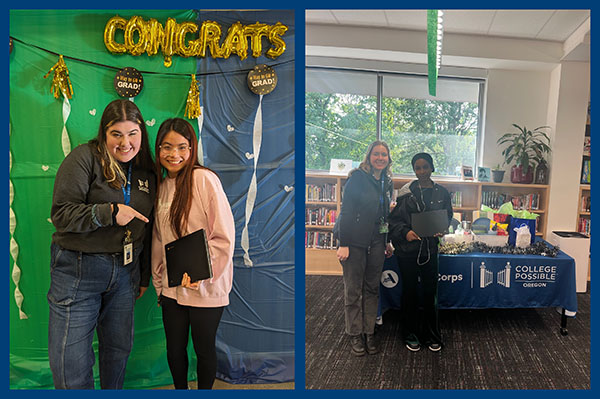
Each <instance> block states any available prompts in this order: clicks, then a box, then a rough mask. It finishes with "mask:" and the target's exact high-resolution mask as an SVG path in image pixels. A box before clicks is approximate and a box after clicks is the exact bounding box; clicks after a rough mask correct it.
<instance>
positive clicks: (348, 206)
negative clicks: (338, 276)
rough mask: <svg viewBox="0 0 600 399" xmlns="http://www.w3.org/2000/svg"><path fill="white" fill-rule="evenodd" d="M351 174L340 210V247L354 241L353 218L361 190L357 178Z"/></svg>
mask: <svg viewBox="0 0 600 399" xmlns="http://www.w3.org/2000/svg"><path fill="white" fill-rule="evenodd" d="M352 177H353V176H350V178H348V181H347V182H346V184H345V185H344V198H343V199H342V207H341V210H340V216H339V218H340V227H339V236H340V247H347V246H349V245H350V243H351V242H352V228H351V226H352V225H351V223H350V221H351V218H353V217H354V215H355V214H356V207H357V204H356V202H357V201H356V199H357V197H358V195H359V192H360V187H359V184H357V179H356V178H354V179H353V178H352Z"/></svg>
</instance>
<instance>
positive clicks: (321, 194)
mask: <svg viewBox="0 0 600 399" xmlns="http://www.w3.org/2000/svg"><path fill="white" fill-rule="evenodd" d="M336 189H337V184H330V183H324V184H307V185H306V193H305V195H304V198H306V200H307V201H320V202H336V201H337V194H336Z"/></svg>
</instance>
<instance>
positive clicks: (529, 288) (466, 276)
mask: <svg viewBox="0 0 600 399" xmlns="http://www.w3.org/2000/svg"><path fill="white" fill-rule="evenodd" d="M401 296H402V284H401V276H400V271H399V269H398V263H397V261H396V257H395V256H392V257H391V258H388V259H386V261H385V264H384V266H383V272H382V276H381V286H380V314H383V313H384V312H385V311H386V310H387V309H390V308H395V309H399V308H400V302H401ZM438 305H439V308H440V309H484V308H545V307H557V308H562V317H561V330H560V331H561V334H563V335H566V334H567V329H566V327H567V317H566V315H570V316H573V315H574V314H575V313H576V312H577V293H576V286H575V261H574V260H573V258H571V257H570V256H568V255H567V254H565V253H564V252H562V251H560V252H559V254H558V256H556V257H549V256H540V255H507V254H488V253H480V252H471V253H465V254H458V255H447V254H443V255H439V279H438Z"/></svg>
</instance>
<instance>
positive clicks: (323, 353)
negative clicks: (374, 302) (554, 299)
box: [305, 276, 590, 389]
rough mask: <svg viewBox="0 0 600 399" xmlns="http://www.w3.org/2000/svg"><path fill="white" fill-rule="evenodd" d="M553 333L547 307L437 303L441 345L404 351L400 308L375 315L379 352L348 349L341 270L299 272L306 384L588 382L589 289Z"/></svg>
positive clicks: (526, 385) (576, 385)
mask: <svg viewBox="0 0 600 399" xmlns="http://www.w3.org/2000/svg"><path fill="white" fill-rule="evenodd" d="M577 301H578V312H577V316H576V317H575V318H569V319H568V326H567V328H568V332H569V333H568V335H566V336H563V335H561V334H560V329H559V327H560V314H559V313H558V312H557V311H556V310H555V309H549V308H548V309H482V310H440V311H439V320H440V327H441V333H442V337H443V339H444V349H443V350H442V351H441V352H437V353H434V352H430V351H429V350H427V349H422V350H421V351H419V352H410V351H408V349H406V347H405V346H404V344H403V342H402V340H401V339H400V327H401V326H400V314H399V312H398V311H397V310H389V311H387V312H386V313H385V314H384V315H383V325H381V326H378V328H377V330H376V337H377V340H378V342H379V348H380V353H379V354H376V355H366V356H362V357H355V356H353V355H352V354H351V353H350V340H349V339H348V337H347V336H346V335H345V333H344V311H343V306H344V300H343V281H342V277H341V276H306V363H305V366H306V370H305V372H306V374H305V376H306V389H590V289H588V292H587V293H585V294H577Z"/></svg>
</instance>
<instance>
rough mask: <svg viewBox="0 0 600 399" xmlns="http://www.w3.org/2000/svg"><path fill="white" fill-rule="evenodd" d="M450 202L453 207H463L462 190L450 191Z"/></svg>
mask: <svg viewBox="0 0 600 399" xmlns="http://www.w3.org/2000/svg"><path fill="white" fill-rule="evenodd" d="M450 202H451V203H452V206H453V207H459V208H460V207H461V206H462V191H456V192H451V193H450Z"/></svg>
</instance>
